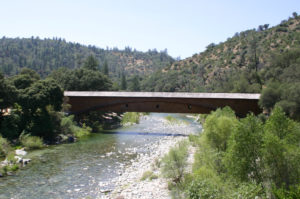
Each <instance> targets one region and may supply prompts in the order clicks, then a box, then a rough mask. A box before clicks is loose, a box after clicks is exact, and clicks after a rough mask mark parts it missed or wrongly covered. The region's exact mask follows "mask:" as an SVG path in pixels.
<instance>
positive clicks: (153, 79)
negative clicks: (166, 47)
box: [141, 17, 300, 110]
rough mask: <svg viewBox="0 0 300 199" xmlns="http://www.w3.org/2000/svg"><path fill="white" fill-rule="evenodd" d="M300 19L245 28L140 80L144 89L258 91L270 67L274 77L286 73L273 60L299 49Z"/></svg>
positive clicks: (297, 68)
mask: <svg viewBox="0 0 300 199" xmlns="http://www.w3.org/2000/svg"><path fill="white" fill-rule="evenodd" d="M299 21H300V18H299V17H294V18H290V19H289V20H288V21H287V22H284V23H283V24H280V25H278V26H275V27H272V28H269V26H268V24H265V25H261V26H260V28H259V29H258V30H256V29H251V30H246V31H243V32H240V33H237V34H235V35H234V36H233V37H231V38H229V39H228V40H227V41H225V42H222V43H220V44H217V45H216V44H211V45H209V46H208V47H207V49H206V50H205V51H204V52H201V53H199V54H196V55H193V56H192V57H189V58H187V59H184V60H181V61H177V62H174V63H173V64H172V65H170V66H167V67H165V68H164V69H163V70H160V71H158V72H156V73H153V74H152V75H151V76H148V77H146V78H145V80H144V81H143V82H142V84H141V85H142V89H143V90H146V91H167V92H175V91H182V92H186V91H189V92H191V91H192V92H243V93H259V92H261V89H262V88H263V87H264V85H265V84H266V83H268V82H269V80H270V78H269V77H270V75H271V73H270V72H271V71H272V73H273V72H276V73H277V74H278V75H272V76H273V77H272V79H277V78H278V77H280V76H283V73H281V72H282V71H283V70H282V69H283V67H281V68H280V67H279V65H277V66H278V67H275V68H276V69H275V70H273V66H274V64H273V63H274V62H276V60H278V57H282V55H283V56H284V54H286V53H289V52H291V51H294V50H293V49H297V50H299V42H298V40H299V38H300V32H299V30H300V23H299ZM277 31H279V32H277ZM293 54H294V55H295V53H293ZM298 57H299V56H298ZM290 58H292V59H290ZM294 58H296V56H293V57H292V56H285V58H284V59H281V60H282V61H283V62H281V63H290V61H288V60H289V59H290V60H296V59H297V58H296V59H294ZM298 62H299V59H298ZM298 66H299V65H298ZM299 68H300V67H294V71H299ZM284 70H285V69H284ZM292 71H293V70H290V72H291V73H290V75H292V74H294V77H295V76H298V77H297V78H293V79H294V82H295V81H298V80H297V79H300V78H299V75H298V73H293V72H292ZM286 80H287V78H286ZM289 93H291V92H289ZM290 99H292V98H290ZM294 99H295V98H294ZM295 101H296V100H295ZM289 105H290V104H289ZM290 107H291V106H290ZM293 109H294V108H293ZM294 110H295V109H294Z"/></svg>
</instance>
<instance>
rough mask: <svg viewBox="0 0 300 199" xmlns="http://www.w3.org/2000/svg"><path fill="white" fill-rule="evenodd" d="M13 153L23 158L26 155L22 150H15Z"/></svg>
mask: <svg viewBox="0 0 300 199" xmlns="http://www.w3.org/2000/svg"><path fill="white" fill-rule="evenodd" d="M15 153H16V155H20V156H25V155H26V154H27V152H26V151H24V149H17V150H16V151H15Z"/></svg>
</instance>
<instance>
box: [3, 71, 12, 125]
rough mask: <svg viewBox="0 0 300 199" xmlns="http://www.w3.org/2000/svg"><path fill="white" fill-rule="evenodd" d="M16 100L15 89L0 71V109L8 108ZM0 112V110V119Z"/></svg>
mask: <svg viewBox="0 0 300 199" xmlns="http://www.w3.org/2000/svg"><path fill="white" fill-rule="evenodd" d="M15 101H16V89H15V88H14V86H13V85H12V84H10V82H9V81H7V79H5V78H4V76H3V75H2V73H0V110H3V109H5V108H9V107H10V106H12V105H13V104H14V102H15ZM1 114H2V112H1V111H0V119H1Z"/></svg>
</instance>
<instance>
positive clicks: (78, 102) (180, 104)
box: [65, 92, 262, 116]
mask: <svg viewBox="0 0 300 199" xmlns="http://www.w3.org/2000/svg"><path fill="white" fill-rule="evenodd" d="M87 93H88V92H84V95H81V96H80V95H79V94H80V93H79V94H78V92H77V94H78V95H77V96H75V95H70V93H69V95H68V93H65V95H66V96H67V97H68V98H69V103H70V104H71V106H72V108H71V110H70V111H71V113H75V114H80V113H84V112H87V111H91V110H99V111H114V112H162V113H209V112H210V111H212V110H215V109H217V108H219V107H225V106H230V107H231V108H232V109H233V110H234V111H235V112H236V113H237V115H239V116H245V115H246V114H247V113H249V112H253V113H255V114H258V113H261V111H262V110H261V109H260V108H259V106H258V99H259V97H257V94H256V95H252V96H250V97H249V98H250V99H249V98H246V97H245V96H246V95H244V96H242V97H239V98H235V99H234V98H232V96H231V98H225V99H224V98H217V97H216V98H200V97H199V98H195V96H194V98H184V97H174V95H173V96H171V97H165V96H164V97H149V96H146V97H145V96H144V97H141V96H140V97H137V96H128V95H127V96H125V95H122V96H113V97H109V96H107V95H106V96H100V95H99V92H97V93H98V94H97V95H95V92H93V93H91V94H92V95H91V96H88V95H87ZM100 93H101V92H100ZM106 93H107V92H106ZM110 93H116V92H110ZM122 93H125V92H122ZM73 94H74V93H73ZM81 94H82V93H81ZM127 94H128V93H127ZM175 94H177V95H178V94H180V93H175ZM239 95H240V96H241V94H239ZM175 96H176V95H175ZM223 96H224V95H223ZM253 96H255V98H254V99H253Z"/></svg>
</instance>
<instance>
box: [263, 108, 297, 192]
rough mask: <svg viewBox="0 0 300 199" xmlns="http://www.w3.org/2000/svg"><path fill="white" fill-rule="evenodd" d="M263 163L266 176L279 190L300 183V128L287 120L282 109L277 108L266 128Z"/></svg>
mask: <svg viewBox="0 0 300 199" xmlns="http://www.w3.org/2000/svg"><path fill="white" fill-rule="evenodd" d="M264 131H265V134H264V137H263V148H262V162H263V163H264V171H265V176H266V178H268V179H269V180H271V182H272V183H274V184H275V185H276V187H277V188H280V187H282V186H283V185H285V187H286V189H288V188H289V186H292V185H295V184H297V183H299V179H300V167H299V165H300V148H299V141H300V140H299V139H300V128H299V124H298V123H296V122H294V121H292V120H290V119H289V118H287V117H286V116H285V114H284V112H283V111H282V109H281V108H280V107H275V109H274V110H273V112H272V114H271V116H270V118H269V119H268V121H267V122H266V124H265V127H264Z"/></svg>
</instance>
